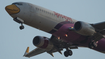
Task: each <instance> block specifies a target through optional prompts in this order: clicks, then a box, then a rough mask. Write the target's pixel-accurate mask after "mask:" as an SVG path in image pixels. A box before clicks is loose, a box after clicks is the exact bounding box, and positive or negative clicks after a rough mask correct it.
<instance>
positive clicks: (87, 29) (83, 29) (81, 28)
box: [74, 21, 95, 36]
mask: <svg viewBox="0 0 105 59" xmlns="http://www.w3.org/2000/svg"><path fill="white" fill-rule="evenodd" d="M74 29H75V31H76V32H77V33H79V34H81V35H84V36H92V35H94V33H95V29H94V28H93V27H92V26H91V25H90V24H88V23H85V22H81V21H77V22H76V23H75V25H74Z"/></svg>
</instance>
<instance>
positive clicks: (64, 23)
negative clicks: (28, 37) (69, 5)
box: [5, 2, 105, 57]
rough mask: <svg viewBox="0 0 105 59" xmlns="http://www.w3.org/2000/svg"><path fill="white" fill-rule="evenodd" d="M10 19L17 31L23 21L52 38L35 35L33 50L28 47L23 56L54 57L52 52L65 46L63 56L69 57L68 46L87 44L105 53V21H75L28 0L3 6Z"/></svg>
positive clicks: (21, 27)
mask: <svg viewBox="0 0 105 59" xmlns="http://www.w3.org/2000/svg"><path fill="white" fill-rule="evenodd" d="M5 10H6V11H7V13H8V14H9V15H10V16H11V17H12V18H13V20H14V21H15V22H17V23H19V24H20V26H19V28H20V30H22V29H24V24H26V25H29V26H31V27H33V28H37V29H39V30H42V31H45V32H47V33H50V34H52V36H51V38H47V37H45V36H35V37H34V38H33V45H34V46H36V47H37V48H35V49H34V50H32V51H31V52H29V47H27V49H26V52H25V54H24V56H25V57H33V56H36V55H39V54H41V53H44V52H47V53H48V54H50V55H51V56H53V57H54V55H53V53H55V52H59V53H60V54H62V52H61V51H62V50H63V49H66V51H65V52H64V56H65V57H68V56H72V54H73V52H72V50H71V49H78V47H86V48H90V49H93V50H96V51H99V52H101V53H105V22H99V23H95V24H90V23H86V22H83V21H77V20H75V19H72V18H70V17H67V16H64V15H62V14H59V13H57V12H55V11H51V10H48V9H46V8H43V7H40V6H37V5H34V4H31V3H27V2H14V3H12V4H11V5H8V6H6V7H5Z"/></svg>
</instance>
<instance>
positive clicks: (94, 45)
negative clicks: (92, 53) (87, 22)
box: [89, 41, 97, 48]
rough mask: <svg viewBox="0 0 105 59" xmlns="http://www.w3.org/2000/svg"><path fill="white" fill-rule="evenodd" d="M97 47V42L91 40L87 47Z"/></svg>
mask: <svg viewBox="0 0 105 59" xmlns="http://www.w3.org/2000/svg"><path fill="white" fill-rule="evenodd" d="M95 47H97V43H96V42H95V41H92V42H91V43H90V44H89V48H95Z"/></svg>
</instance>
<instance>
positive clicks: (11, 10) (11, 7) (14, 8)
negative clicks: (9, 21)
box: [5, 5, 20, 14]
mask: <svg viewBox="0 0 105 59" xmlns="http://www.w3.org/2000/svg"><path fill="white" fill-rule="evenodd" d="M5 10H6V11H7V12H8V13H9V14H16V13H19V12H20V9H19V8H18V7H17V6H16V5H8V6H6V7H5Z"/></svg>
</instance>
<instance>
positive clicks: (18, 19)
mask: <svg viewBox="0 0 105 59" xmlns="http://www.w3.org/2000/svg"><path fill="white" fill-rule="evenodd" d="M13 20H14V21H16V22H17V23H19V24H21V26H20V27H19V28H20V30H22V29H24V26H23V23H24V21H23V20H22V19H21V18H19V17H16V18H14V19H13Z"/></svg>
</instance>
